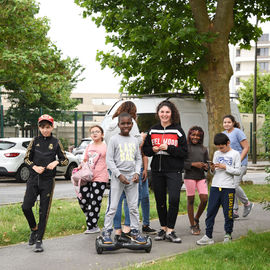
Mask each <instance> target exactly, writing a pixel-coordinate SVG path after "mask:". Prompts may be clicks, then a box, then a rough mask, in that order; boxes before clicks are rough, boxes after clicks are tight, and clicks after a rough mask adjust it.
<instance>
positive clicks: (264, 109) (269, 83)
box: [238, 73, 270, 118]
mask: <svg viewBox="0 0 270 270" xmlns="http://www.w3.org/2000/svg"><path fill="white" fill-rule="evenodd" d="M241 82H242V84H243V86H242V87H240V88H239V89H238V95H239V102H240V104H239V109H240V111H241V112H244V113H252V112H253V89H254V76H253V75H251V76H250V78H249V79H248V80H243V81H241ZM256 97H257V107H256V111H257V113H263V114H265V115H266V117H268V118H269V108H270V74H267V73H266V74H262V73H258V75H257V91H256Z"/></svg>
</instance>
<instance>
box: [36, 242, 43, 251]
mask: <svg viewBox="0 0 270 270" xmlns="http://www.w3.org/2000/svg"><path fill="white" fill-rule="evenodd" d="M43 250H44V249H43V245H42V240H37V241H36V247H35V249H34V252H43Z"/></svg>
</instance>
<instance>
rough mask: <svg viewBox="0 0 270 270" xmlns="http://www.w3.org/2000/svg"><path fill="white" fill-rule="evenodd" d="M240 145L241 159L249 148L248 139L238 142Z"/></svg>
mask: <svg viewBox="0 0 270 270" xmlns="http://www.w3.org/2000/svg"><path fill="white" fill-rule="evenodd" d="M240 144H241V147H242V149H243V150H242V153H241V155H240V157H241V161H242V160H243V159H244V158H245V157H246V155H247V154H248V150H249V145H248V141H247V139H245V140H243V141H241V142H240Z"/></svg>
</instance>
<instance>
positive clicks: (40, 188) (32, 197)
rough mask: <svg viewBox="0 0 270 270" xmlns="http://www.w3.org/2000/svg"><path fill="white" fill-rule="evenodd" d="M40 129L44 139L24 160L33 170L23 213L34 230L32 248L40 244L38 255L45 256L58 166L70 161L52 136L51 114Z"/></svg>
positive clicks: (35, 143) (41, 120)
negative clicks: (36, 208)
mask: <svg viewBox="0 0 270 270" xmlns="http://www.w3.org/2000/svg"><path fill="white" fill-rule="evenodd" d="M38 126H39V131H40V133H41V135H40V136H38V137H35V138H34V139H33V140H32V141H31V142H30V144H29V146H28V149H27V152H26V155H25V158H24V161H25V163H26V164H27V165H29V166H30V167H31V168H32V170H31V172H30V178H29V180H28V181H27V186H26V192H25V196H24V201H23V204H22V210H23V213H24V215H25V217H26V219H27V221H28V224H29V227H30V229H31V234H30V238H29V245H33V244H35V243H36V247H35V249H34V251H35V252H42V251H43V246H42V238H43V235H44V233H45V228H46V223H47V220H48V217H49V211H50V206H51V201H52V196H53V190H54V177H55V174H56V166H58V165H59V166H66V165H68V159H67V157H66V154H65V151H64V149H63V146H62V144H61V142H60V141H59V140H58V139H56V138H55V137H53V136H52V130H53V118H52V117H51V116H49V115H48V114H44V115H42V116H41V117H39V119H38ZM56 156H58V160H56ZM38 195H40V208H39V223H38V225H37V223H36V220H35V217H34V214H33V211H32V207H33V206H34V204H35V201H36V199H37V196H38Z"/></svg>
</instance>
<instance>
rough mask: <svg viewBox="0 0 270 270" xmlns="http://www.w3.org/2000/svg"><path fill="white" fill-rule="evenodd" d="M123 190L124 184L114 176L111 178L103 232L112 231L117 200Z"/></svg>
mask: <svg viewBox="0 0 270 270" xmlns="http://www.w3.org/2000/svg"><path fill="white" fill-rule="evenodd" d="M123 190H124V184H122V183H121V182H120V181H119V180H118V178H117V177H116V176H115V175H112V178H111V188H110V193H109V198H108V206H107V211H106V213H105V218H104V228H103V231H112V227H113V219H114V216H115V213H116V210H117V207H118V204H119V199H120V197H121V194H122V193H123Z"/></svg>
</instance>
